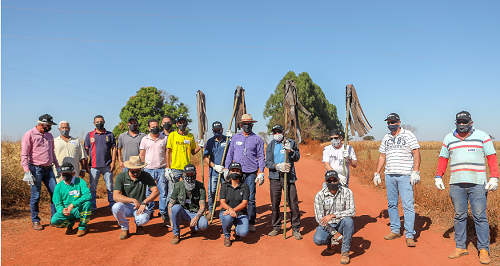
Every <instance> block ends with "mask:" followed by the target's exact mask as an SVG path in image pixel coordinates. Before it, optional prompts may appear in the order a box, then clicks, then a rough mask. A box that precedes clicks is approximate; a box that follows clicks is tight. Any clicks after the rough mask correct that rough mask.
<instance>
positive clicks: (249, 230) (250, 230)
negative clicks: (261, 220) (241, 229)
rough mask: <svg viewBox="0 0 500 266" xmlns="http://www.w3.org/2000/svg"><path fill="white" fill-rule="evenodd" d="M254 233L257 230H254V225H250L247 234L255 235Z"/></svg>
mask: <svg viewBox="0 0 500 266" xmlns="http://www.w3.org/2000/svg"><path fill="white" fill-rule="evenodd" d="M255 231H257V230H255V225H253V224H251V225H250V226H249V227H248V232H250V233H255Z"/></svg>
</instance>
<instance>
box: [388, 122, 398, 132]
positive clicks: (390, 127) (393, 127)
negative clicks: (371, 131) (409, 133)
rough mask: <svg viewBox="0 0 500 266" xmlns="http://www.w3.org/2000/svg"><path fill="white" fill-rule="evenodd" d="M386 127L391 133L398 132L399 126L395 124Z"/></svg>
mask: <svg viewBox="0 0 500 266" xmlns="http://www.w3.org/2000/svg"><path fill="white" fill-rule="evenodd" d="M387 127H388V128H389V130H390V131H391V132H396V131H398V128H399V125H398V124H396V125H388V126H387Z"/></svg>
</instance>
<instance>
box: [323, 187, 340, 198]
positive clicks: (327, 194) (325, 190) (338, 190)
mask: <svg viewBox="0 0 500 266" xmlns="http://www.w3.org/2000/svg"><path fill="white" fill-rule="evenodd" d="M323 190H324V194H325V195H326V196H331V197H336V196H337V195H338V194H339V193H340V191H342V185H339V189H337V193H335V195H334V194H332V192H330V190H329V189H328V187H325V188H324V189H323Z"/></svg>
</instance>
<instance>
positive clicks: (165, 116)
mask: <svg viewBox="0 0 500 266" xmlns="http://www.w3.org/2000/svg"><path fill="white" fill-rule="evenodd" d="M165 118H168V119H170V121H173V119H172V117H170V116H168V115H164V116H163V117H162V118H161V121H163V119H165Z"/></svg>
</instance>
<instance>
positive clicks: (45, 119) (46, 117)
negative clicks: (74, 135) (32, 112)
mask: <svg viewBox="0 0 500 266" xmlns="http://www.w3.org/2000/svg"><path fill="white" fill-rule="evenodd" d="M38 121H40V122H44V123H49V124H52V125H57V124H56V123H54V121H52V116H51V115H48V114H44V115H42V116H40V117H39V118H38Z"/></svg>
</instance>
